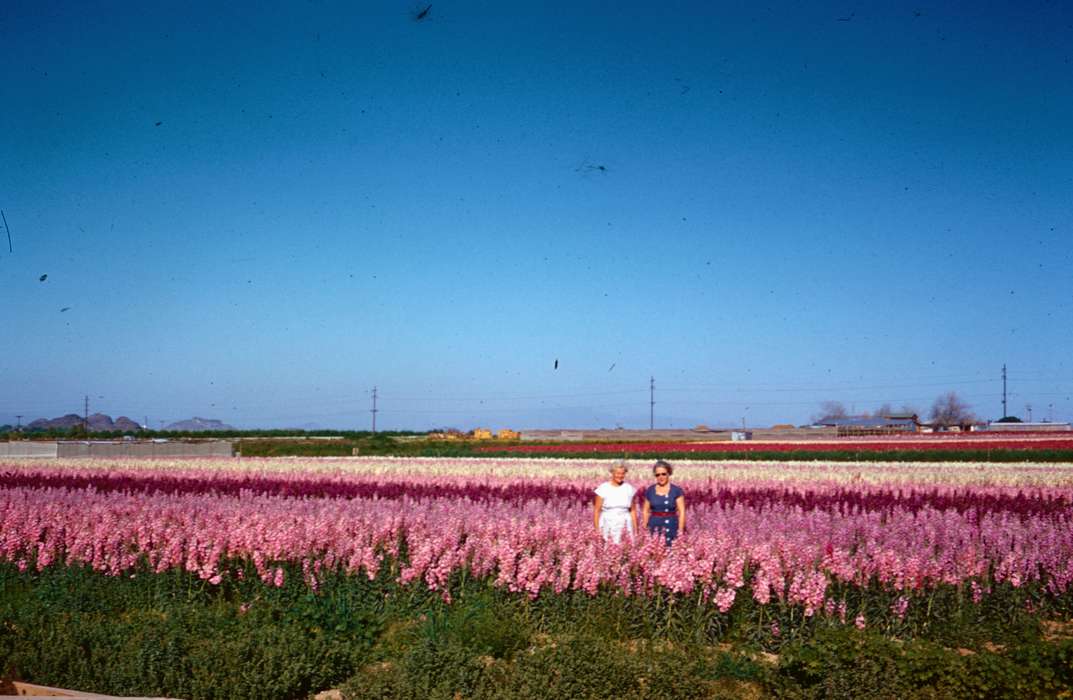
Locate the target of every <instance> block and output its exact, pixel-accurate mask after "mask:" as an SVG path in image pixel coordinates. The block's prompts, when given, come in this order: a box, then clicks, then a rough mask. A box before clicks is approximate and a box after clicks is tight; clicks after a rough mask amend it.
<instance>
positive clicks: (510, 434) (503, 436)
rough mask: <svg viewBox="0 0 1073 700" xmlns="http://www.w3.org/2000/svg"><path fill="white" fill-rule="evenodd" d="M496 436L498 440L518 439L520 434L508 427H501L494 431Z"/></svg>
mask: <svg viewBox="0 0 1073 700" xmlns="http://www.w3.org/2000/svg"><path fill="white" fill-rule="evenodd" d="M496 437H497V438H499V439H500V440H520V439H521V437H522V434H521V433H519V432H518V431H516V430H511V429H510V428H503V429H502V430H500V431H499V432H498V433H496Z"/></svg>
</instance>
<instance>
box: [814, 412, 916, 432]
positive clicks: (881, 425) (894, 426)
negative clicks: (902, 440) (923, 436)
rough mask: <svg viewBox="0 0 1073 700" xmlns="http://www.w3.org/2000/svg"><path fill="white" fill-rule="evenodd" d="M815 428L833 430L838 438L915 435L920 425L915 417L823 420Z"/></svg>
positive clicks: (852, 417)
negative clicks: (836, 432)
mask: <svg viewBox="0 0 1073 700" xmlns="http://www.w3.org/2000/svg"><path fill="white" fill-rule="evenodd" d="M816 426H821V427H828V428H835V429H836V430H837V431H838V436H839V437H852V436H856V435H899V434H903V433H915V432H918V431H919V429H920V423H919V422H918V421H917V417H916V416H915V415H899V416H896V417H895V416H890V417H888V416H871V417H862V416H847V417H845V418H824V419H823V420H820V421H817V423H816Z"/></svg>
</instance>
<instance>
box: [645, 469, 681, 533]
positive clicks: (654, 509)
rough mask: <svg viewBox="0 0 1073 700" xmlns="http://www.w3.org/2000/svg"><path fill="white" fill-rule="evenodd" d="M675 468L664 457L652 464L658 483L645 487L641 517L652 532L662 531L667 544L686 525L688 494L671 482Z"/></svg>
mask: <svg viewBox="0 0 1073 700" xmlns="http://www.w3.org/2000/svg"><path fill="white" fill-rule="evenodd" d="M673 472H674V469H673V468H672V467H671V465H670V464H667V463H666V462H664V461H663V460H662V459H661V460H659V461H658V462H656V463H655V464H654V465H653V466H652V473H653V474H654V475H655V477H656V483H654V484H652V485H651V486H649V487H648V488H647V489H645V501H644V505H643V507H642V510H641V518H642V520H643V521H644V525H645V527H647V528H648V531H649V532H651V533H656V532H662V533H663V536H664V537H666V538H667V544H668V545H670V544H671V543H672V542H674V538H675V537H678V533H679V532H681V531H683V530H685V527H686V496H685V492H683V491H682V489H680V488H678V487H677V486H675V485H674V484H672V483H671V474H672V473H673Z"/></svg>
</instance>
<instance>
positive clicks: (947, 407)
mask: <svg viewBox="0 0 1073 700" xmlns="http://www.w3.org/2000/svg"><path fill="white" fill-rule="evenodd" d="M930 418H931V422H932V423H934V424H935V425H937V426H942V427H944V428H947V427H950V426H954V425H962V426H964V425H969V424H971V423H972V422H973V421H975V420H976V416H975V415H973V412H972V410H971V409H970V408H969V405H968V404H967V403H965V402H964V401H962V400H961V397H960V396H958V395H957V392H956V391H950V392H947V393H945V394H943V395H942V396H940V397H939V398H937V399H935V403H933V404H932V405H931V415H930Z"/></svg>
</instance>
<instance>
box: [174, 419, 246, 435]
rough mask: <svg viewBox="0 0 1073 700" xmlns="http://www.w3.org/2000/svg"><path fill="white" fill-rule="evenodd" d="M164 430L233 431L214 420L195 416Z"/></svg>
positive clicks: (224, 424) (225, 424) (221, 422)
mask: <svg viewBox="0 0 1073 700" xmlns="http://www.w3.org/2000/svg"><path fill="white" fill-rule="evenodd" d="M164 430H174V431H185V432H200V431H205V430H234V428H232V427H231V426H230V425H228V424H227V423H224V422H223V421H219V420H216V419H215V418H198V417H197V416H195V417H193V418H190V419H189V420H181V421H176V422H175V423H172V424H170V425H167V426H165V427H164Z"/></svg>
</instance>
